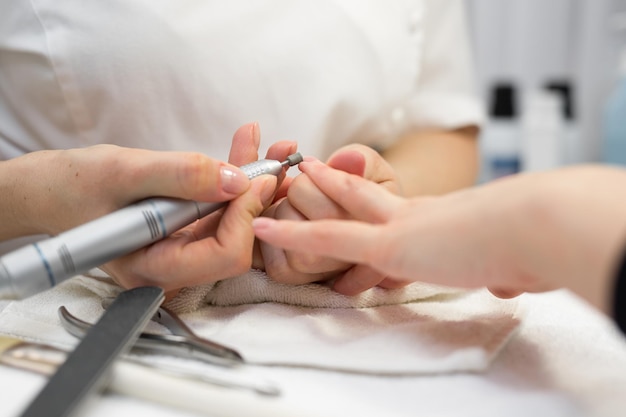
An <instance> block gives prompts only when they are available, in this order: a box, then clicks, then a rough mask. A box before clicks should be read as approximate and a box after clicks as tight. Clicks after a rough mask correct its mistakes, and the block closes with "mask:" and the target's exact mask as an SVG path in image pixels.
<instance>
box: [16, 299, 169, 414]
mask: <svg viewBox="0 0 626 417" xmlns="http://www.w3.org/2000/svg"><path fill="white" fill-rule="evenodd" d="M164 298H165V297H164V294H163V290H162V289H160V288H157V287H140V288H135V289H132V290H128V291H124V292H122V293H121V294H120V295H118V297H117V298H116V299H115V301H114V302H113V303H112V304H111V306H110V307H109V308H108V309H107V310H106V311H105V312H104V314H103V315H102V317H101V318H100V319H99V320H98V322H97V323H96V324H95V325H94V326H93V327H91V329H89V331H88V332H87V333H86V334H85V337H84V338H83V339H82V340H81V342H80V343H79V344H78V346H77V347H76V349H74V351H73V352H72V353H70V355H69V356H68V358H67V360H66V361H65V362H64V363H63V365H61V366H60V367H59V368H58V369H57V371H56V372H55V373H54V375H52V377H51V378H50V379H49V380H48V383H47V384H46V385H45V386H44V388H43V389H42V390H41V391H40V392H39V394H38V395H37V397H36V398H35V399H34V400H33V402H32V403H31V404H30V405H29V406H28V407H27V409H26V410H25V411H24V413H23V414H22V417H61V416H64V417H65V416H69V415H71V414H73V413H74V412H75V410H76V409H77V408H78V406H79V405H80V404H81V403H82V402H83V401H84V400H85V399H86V398H87V397H88V396H89V395H90V394H93V393H94V392H96V391H97V390H98V389H101V388H103V387H104V385H105V382H106V377H107V376H109V370H110V369H111V367H112V365H113V363H114V362H115V360H116V359H117V358H118V357H119V356H120V355H121V354H123V353H124V352H125V351H127V350H128V349H130V347H131V346H132V344H133V342H134V341H135V339H136V338H137V337H138V336H139V334H140V333H141V330H142V329H143V328H144V326H145V325H146V323H148V321H150V318H151V317H152V316H153V315H154V313H156V311H157V309H158V308H159V305H160V304H161V303H162V302H163V299H164Z"/></svg>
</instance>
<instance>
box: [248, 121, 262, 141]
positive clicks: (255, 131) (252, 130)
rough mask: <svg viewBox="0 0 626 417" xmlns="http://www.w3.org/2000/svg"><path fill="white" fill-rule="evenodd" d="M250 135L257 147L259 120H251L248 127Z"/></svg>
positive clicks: (259, 139) (259, 131) (259, 134)
mask: <svg viewBox="0 0 626 417" xmlns="http://www.w3.org/2000/svg"><path fill="white" fill-rule="evenodd" d="M250 135H251V136H252V140H253V142H254V144H255V145H256V146H257V147H258V146H259V144H260V143H261V129H260V128H259V122H253V123H252V127H251V128H250Z"/></svg>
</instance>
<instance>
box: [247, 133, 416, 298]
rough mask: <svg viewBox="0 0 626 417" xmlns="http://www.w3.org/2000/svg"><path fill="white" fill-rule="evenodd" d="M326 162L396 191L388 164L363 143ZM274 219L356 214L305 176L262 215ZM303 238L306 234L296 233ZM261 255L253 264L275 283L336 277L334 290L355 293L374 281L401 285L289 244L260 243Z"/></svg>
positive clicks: (364, 268) (337, 216)
mask: <svg viewBox="0 0 626 417" xmlns="http://www.w3.org/2000/svg"><path fill="white" fill-rule="evenodd" d="M328 165H329V166H331V167H333V168H335V169H338V170H341V171H345V172H349V173H352V174H356V175H358V176H361V177H364V178H365V179H367V180H368V181H370V183H371V185H372V187H376V188H380V189H385V190H390V191H392V192H394V193H395V192H398V183H397V181H396V178H395V174H394V171H393V169H392V168H391V166H390V165H389V164H388V163H387V162H386V161H385V160H384V159H383V158H382V157H381V156H380V155H379V154H378V153H377V152H375V151H374V150H373V149H371V148H369V147H367V146H364V145H349V146H346V147H344V148H341V149H340V150H338V151H337V152H335V153H334V154H333V155H332V156H331V157H330V159H329V160H328ZM263 215H264V216H267V217H271V218H275V219H289V220H298V221H306V220H319V219H343V220H348V219H353V218H354V213H350V212H348V211H347V210H345V209H344V208H343V207H341V205H339V204H338V203H337V201H336V200H335V197H334V196H331V195H328V194H327V193H324V192H323V190H320V189H319V188H318V187H317V185H316V184H315V182H313V181H312V180H311V178H310V177H309V176H307V175H299V176H297V177H296V178H295V179H294V180H293V181H292V182H291V184H290V185H289V188H288V192H287V198H284V199H282V200H279V201H278V202H277V203H276V204H274V205H272V206H271V207H270V208H269V209H268V210H266V211H265V212H264V214H263ZM297 238H298V239H303V240H306V239H307V236H305V235H303V236H298V237H297ZM259 246H260V248H261V254H262V259H259V258H257V259H256V261H255V266H257V267H259V268H264V269H265V271H266V272H267V274H268V276H269V277H270V278H272V279H273V280H275V281H278V282H283V283H288V284H301V283H308V282H315V281H322V280H327V279H334V280H335V281H334V283H333V288H334V289H335V290H336V291H338V292H340V293H343V294H347V295H353V294H357V293H359V292H361V291H364V290H366V289H368V288H371V287H373V286H376V285H381V286H385V287H396V286H400V285H404V284H405V283H404V282H401V281H398V280H391V279H386V277H385V275H384V274H381V273H380V272H377V271H375V270H374V269H371V268H370V267H368V266H366V265H354V264H352V263H350V262H345V261H341V260H337V259H334V258H332V257H328V256H319V255H318V254H315V253H305V252H295V251H291V250H289V248H288V247H287V248H286V249H283V248H282V247H281V248H279V247H275V246H272V245H270V244H268V243H266V242H261V243H260V245H259Z"/></svg>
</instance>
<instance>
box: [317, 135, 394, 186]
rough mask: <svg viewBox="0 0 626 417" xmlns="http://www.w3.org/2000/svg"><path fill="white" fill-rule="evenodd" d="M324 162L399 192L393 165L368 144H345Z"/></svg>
mask: <svg viewBox="0 0 626 417" xmlns="http://www.w3.org/2000/svg"><path fill="white" fill-rule="evenodd" d="M326 163H327V165H328V166H330V167H332V168H335V169H338V170H340V171H344V172H348V173H350V174H354V175H358V176H359V177H363V178H365V179H367V180H370V181H372V182H375V183H377V184H380V185H382V186H383V187H385V188H387V189H388V190H390V191H392V192H393V193H396V194H398V193H399V192H400V189H399V183H398V180H397V178H396V173H395V170H394V169H393V167H392V166H391V165H390V164H389V163H388V162H387V161H386V160H385V159H384V158H383V157H382V155H380V154H379V153H378V152H376V151H375V150H374V149H372V148H370V147H369V146H365V145H362V144H358V143H355V144H350V145H346V146H344V147H342V148H340V149H339V150H337V151H335V152H334V153H333V154H332V155H331V156H330V158H328V161H326Z"/></svg>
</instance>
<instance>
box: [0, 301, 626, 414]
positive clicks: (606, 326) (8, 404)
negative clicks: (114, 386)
mask: <svg viewBox="0 0 626 417" xmlns="http://www.w3.org/2000/svg"><path fill="white" fill-rule="evenodd" d="M521 302H522V303H523V304H524V305H525V307H526V308H527V314H526V316H525V317H524V319H523V323H522V326H521V328H520V329H519V331H518V332H517V333H516V334H515V335H514V336H513V338H512V339H511V340H510V341H509V342H508V343H507V345H506V346H505V347H504V349H503V350H502V351H501V352H500V354H499V355H498V357H497V358H496V359H495V361H494V362H493V363H492V365H491V367H490V368H489V370H488V371H486V372H484V373H480V374H452V375H450V374H448V375H424V376H419V377H413V376H411V377H380V376H363V375H356V374H342V373H336V372H328V371H320V370H307V369H286V368H270V369H266V370H264V371H266V373H267V374H268V375H269V376H270V377H271V379H272V380H274V381H276V382H277V383H278V384H279V385H280V386H281V388H282V389H283V397H282V400H281V401H284V403H285V404H287V403H288V404H291V405H293V406H292V408H293V413H287V414H290V415H293V416H299V415H302V414H303V412H304V410H306V411H307V415H320V416H357V415H358V416H377V417H378V416H381V415H384V416H430V417H436V416H465V417H470V416H477V417H478V416H480V417H489V416H498V417H501V416H507V417H514V416H520V417H522V416H523V417H528V416H534V417H540V416H541V417H543V416H551V417H558V416H564V417H565V416H567V417H576V416H594V417H595V416H608V417H612V416H616V417H617V416H620V417H621V416H625V415H626V338H625V337H624V336H622V335H621V333H619V332H618V331H617V329H616V328H615V327H614V326H613V325H612V323H611V322H610V321H609V320H608V319H606V318H605V317H604V316H602V315H600V314H599V313H597V312H596V311H595V310H593V309H591V308H590V307H588V306H587V305H586V304H584V303H583V302H581V301H580V300H579V299H577V298H576V297H574V296H572V295H571V294H569V293H567V292H565V291H557V292H552V293H547V294H538V295H528V294H527V295H524V296H522V298H521ZM2 306H3V305H2V304H1V303H0V309H1V308H2ZM389 355H393V346H390V347H389ZM44 383H45V378H44V377H41V376H37V375H34V374H30V373H27V372H23V371H19V370H15V369H11V368H8V367H2V366H0V400H1V405H0V416H18V415H19V414H20V411H21V410H22V409H23V408H24V407H26V405H27V404H28V402H29V400H30V399H31V398H33V397H34V396H35V395H36V393H37V392H38V390H39V389H40V388H41V387H42V386H43V384H44ZM242 406H243V403H242V402H240V401H233V404H232V415H233V416H241V415H246V413H244V412H243V411H242V410H243V409H245V407H243V408H242ZM223 412H224V411H223V410H222V411H221V412H220V415H221V414H223ZM248 414H250V415H255V416H256V415H261V414H262V413H261V412H258V413H257V412H254V413H248ZM79 415H81V416H90V417H91V416H94V417H96V416H102V417H104V416H106V417H110V416H115V417H124V416H129V417H130V416H132V417H136V416H147V415H150V416H151V417H161V416H163V417H170V416H172V417H173V416H177V417H186V416H200V415H205V416H211V415H213V414H212V410H211V409H208V408H207V409H204V412H203V413H192V412H190V411H188V410H182V409H176V408H170V407H168V406H164V405H161V404H158V403H154V402H146V401H142V400H138V399H136V398H130V397H124V396H121V395H114V394H105V395H101V396H97V397H96V398H94V399H92V400H91V401H89V402H88V403H87V404H86V405H85V406H84V407H83V408H81V410H80V413H79ZM268 415H272V413H271V412H270V413H268Z"/></svg>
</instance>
